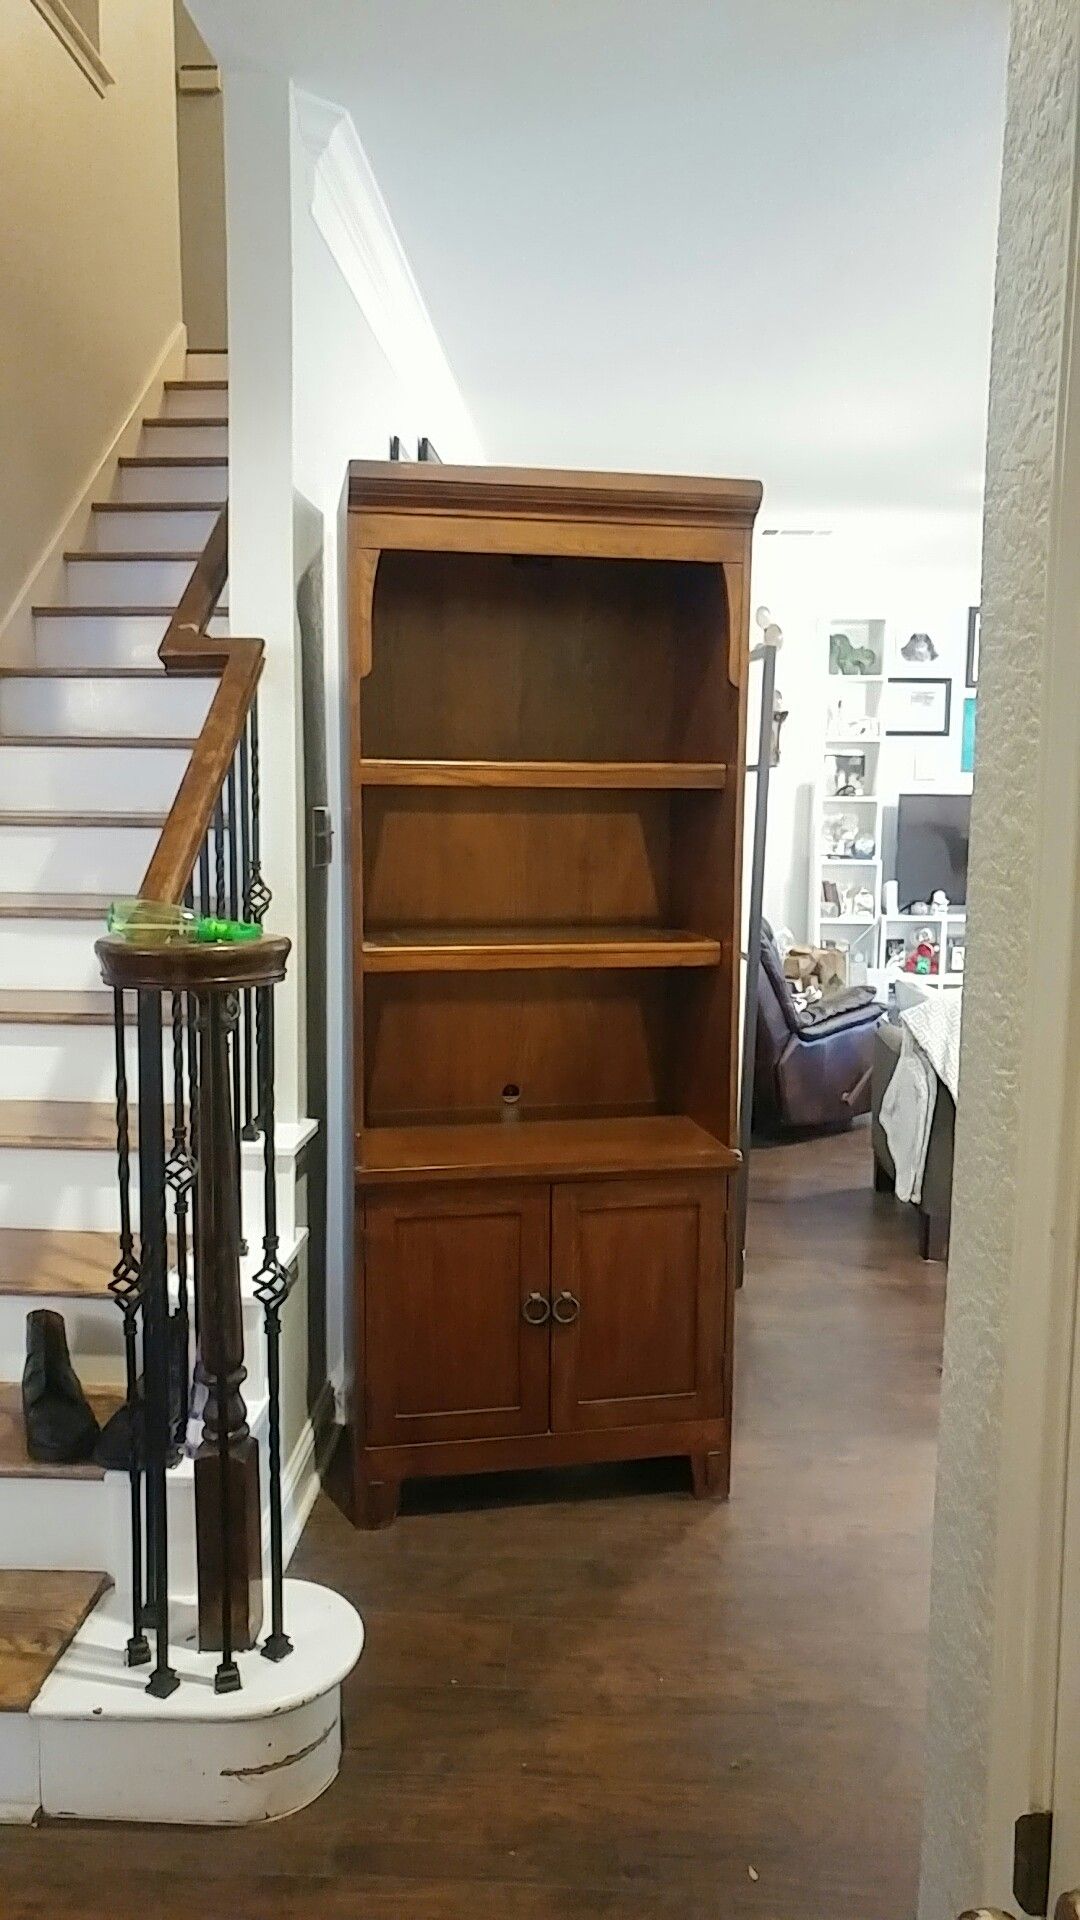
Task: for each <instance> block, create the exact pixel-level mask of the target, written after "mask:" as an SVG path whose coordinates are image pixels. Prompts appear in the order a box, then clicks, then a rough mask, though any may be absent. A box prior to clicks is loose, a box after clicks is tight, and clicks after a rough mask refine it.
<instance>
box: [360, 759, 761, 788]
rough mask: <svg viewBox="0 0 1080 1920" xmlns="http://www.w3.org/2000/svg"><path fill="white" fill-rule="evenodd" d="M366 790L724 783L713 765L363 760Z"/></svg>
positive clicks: (724, 771)
mask: <svg viewBox="0 0 1080 1920" xmlns="http://www.w3.org/2000/svg"><path fill="white" fill-rule="evenodd" d="M360 781H361V784H362V785H363V786H366V787H612V788H618V787H628V788H629V787H659V788H664V787H709V788H720V787H723V786H725V785H726V784H727V767H726V766H724V765H723V764H722V763H720V762H718V761H713V760H686V761H681V760H362V761H361V762H360Z"/></svg>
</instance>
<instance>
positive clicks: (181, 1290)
mask: <svg viewBox="0 0 1080 1920" xmlns="http://www.w3.org/2000/svg"><path fill="white" fill-rule="evenodd" d="M171 1002H172V1006H171V1012H172V1069H173V1124H172V1142H171V1146H170V1149H169V1154H168V1157H167V1159H166V1161H165V1184H166V1186H167V1187H168V1188H169V1191H170V1192H171V1194H172V1197H173V1219H174V1224H175V1227H176V1272H177V1308H176V1318H177V1319H178V1320H179V1321H180V1323H181V1326H182V1329H183V1332H182V1336H178V1339H179V1338H180V1337H182V1339H183V1345H184V1352H185V1354H187V1351H188V1340H189V1326H190V1307H189V1291H188V1216H189V1211H190V1208H191V1190H192V1188H193V1186H194V1184H195V1159H194V1155H193V1153H192V1151H191V1149H190V1147H189V1145H188V1127H187V1119H186V1116H185V1109H184V996H183V994H180V993H174V994H173V995H172V996H171ZM184 1375H185V1378H184V1391H183V1398H182V1402H181V1406H180V1409H179V1412H178V1414H177V1420H176V1427H175V1430H174V1438H175V1440H176V1442H177V1444H182V1442H183V1438H184V1430H185V1428H186V1425H187V1402H188V1387H189V1386H190V1381H189V1380H188V1378H187V1365H186V1363H185V1368H184Z"/></svg>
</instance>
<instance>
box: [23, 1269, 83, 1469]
mask: <svg viewBox="0 0 1080 1920" xmlns="http://www.w3.org/2000/svg"><path fill="white" fill-rule="evenodd" d="M22 1396H23V1420H24V1423H25V1426H26V1451H27V1453H28V1454H29V1455H30V1458H31V1460H45V1461H49V1462H50V1463H51V1464H53V1465H58V1464H64V1465H71V1464H73V1463H74V1462H75V1461H78V1460H89V1458H90V1456H91V1454H92V1453H93V1451H94V1443H95V1441H96V1440H97V1437H98V1431H99V1429H98V1423H97V1420H96V1418H95V1416H94V1411H93V1408H92V1407H91V1405H90V1402H89V1401H88V1400H87V1398H86V1395H85V1393H84V1392H83V1390H82V1388H81V1386H80V1385H79V1381H78V1378H77V1376H76V1373H75V1369H74V1367H73V1366H72V1364H71V1356H70V1354H69V1353H68V1344H67V1333H66V1332H65V1329H64V1321H63V1316H62V1315H61V1314H59V1313H52V1312H50V1311H49V1309H48V1308H46V1307H39V1308H37V1309H36V1310H35V1311H34V1312H33V1313H28V1314H27V1316H26V1366H25V1367H24V1369H23V1383H22Z"/></svg>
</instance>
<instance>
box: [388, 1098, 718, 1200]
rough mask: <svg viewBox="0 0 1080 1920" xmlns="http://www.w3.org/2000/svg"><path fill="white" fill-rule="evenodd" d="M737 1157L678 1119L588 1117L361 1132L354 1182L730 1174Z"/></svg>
mask: <svg viewBox="0 0 1080 1920" xmlns="http://www.w3.org/2000/svg"><path fill="white" fill-rule="evenodd" d="M738 1164H739V1154H738V1152H737V1151H736V1150H735V1149H734V1148H732V1147H727V1146H724V1145H723V1144H722V1142H721V1141H719V1140H717V1139H715V1138H714V1137H713V1135H712V1134H711V1133H707V1132H706V1130H705V1128H704V1127H699V1126H698V1125H697V1123H696V1121H693V1120H690V1119H688V1118H687V1117H686V1115H685V1114H644V1115H640V1116H636V1117H633V1118H619V1119H607V1118H605V1119H592V1120H513V1121H509V1122H506V1121H499V1120H494V1121H479V1122H474V1121H464V1122H461V1123H460V1124H456V1123H455V1124H450V1125H434V1126H429V1125H420V1126H409V1127H365V1129H364V1131H363V1133H362V1135H361V1149H360V1165H359V1166H358V1167H357V1179H358V1180H359V1182H360V1184H361V1185H362V1186H376V1185H382V1184H384V1183H389V1182H393V1181H395V1180H415V1179H417V1178H425V1177H426V1178H431V1179H457V1178H464V1179H469V1178H472V1179H514V1178H526V1177H528V1178H534V1179H536V1178H547V1179H559V1178H567V1179H577V1178H584V1177H585V1176H587V1175H590V1174H608V1173H611V1174H613V1173H666V1172H684V1173H685V1172H695V1171H696V1172H710V1171H721V1172H727V1173H730V1172H732V1171H734V1169H735V1168H736V1167H737V1166H738Z"/></svg>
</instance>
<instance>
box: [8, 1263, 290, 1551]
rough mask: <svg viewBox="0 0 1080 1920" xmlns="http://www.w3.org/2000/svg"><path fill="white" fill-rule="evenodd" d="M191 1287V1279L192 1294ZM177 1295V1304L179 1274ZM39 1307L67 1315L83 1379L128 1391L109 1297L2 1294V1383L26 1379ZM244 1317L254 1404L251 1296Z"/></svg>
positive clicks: (260, 1376)
mask: <svg viewBox="0 0 1080 1920" xmlns="http://www.w3.org/2000/svg"><path fill="white" fill-rule="evenodd" d="M190 1284H191V1283H190V1277H189V1290H190ZM172 1295H173V1303H174V1305H175V1302H176V1284H175V1275H174V1277H173V1288H172ZM39 1307H45V1308H47V1309H50V1310H51V1311H52V1312H54V1313H59V1314H62V1315H63V1320H64V1326H65V1328H66V1330H67V1342H68V1351H69V1352H70V1354H71V1359H72V1364H73V1366H74V1368H75V1371H76V1373H77V1374H78V1375H79V1378H80V1380H82V1381H83V1382H84V1383H91V1384H92V1385H93V1386H95V1387H106V1388H112V1389H116V1390H118V1391H120V1392H123V1390H124V1387H125V1383H126V1376H125V1372H124V1324H123V1316H122V1315H121V1312H120V1309H119V1307H118V1306H117V1305H116V1303H115V1301H114V1300H113V1299H112V1298H111V1297H110V1296H108V1295H102V1296H101V1297H100V1298H98V1299H89V1300H81V1299H72V1298H71V1297H70V1296H57V1297H56V1298H55V1299H54V1298H52V1297H46V1296H43V1295H34V1296H33V1297H32V1298H31V1297H30V1296H29V1295H27V1294H0V1363H2V1365H3V1369H4V1371H3V1378H4V1379H5V1380H20V1379H21V1378H22V1370H23V1364H24V1361H25V1359H26V1316H27V1314H28V1313H30V1312H31V1311H32V1310H34V1309H36V1308H39ZM243 1318H244V1365H245V1366H246V1368H247V1378H246V1380H245V1381H244V1387H243V1392H244V1399H245V1401H246V1402H247V1403H248V1404H249V1405H250V1404H251V1403H252V1402H254V1401H255V1400H259V1399H262V1398H263V1397H264V1396H265V1393H266V1339H265V1336H264V1332H263V1311H262V1308H261V1307H260V1305H259V1303H258V1301H257V1300H256V1299H254V1298H253V1297H252V1295H250V1294H247V1295H246V1296H245V1298H244V1302H243ZM3 1488H4V1482H3V1481H2V1480H0V1516H2V1514H3Z"/></svg>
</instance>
